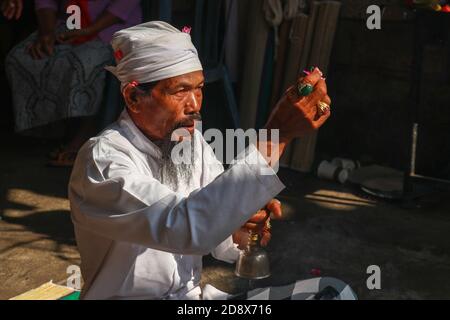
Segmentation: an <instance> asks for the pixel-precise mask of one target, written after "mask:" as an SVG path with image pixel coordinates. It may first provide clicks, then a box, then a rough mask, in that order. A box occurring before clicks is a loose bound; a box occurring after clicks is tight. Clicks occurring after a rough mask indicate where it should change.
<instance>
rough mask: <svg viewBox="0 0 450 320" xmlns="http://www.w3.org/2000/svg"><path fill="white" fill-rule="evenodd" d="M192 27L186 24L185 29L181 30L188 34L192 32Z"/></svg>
mask: <svg viewBox="0 0 450 320" xmlns="http://www.w3.org/2000/svg"><path fill="white" fill-rule="evenodd" d="M191 30H192V28H191V27H188V26H185V27H183V29H182V30H181V32H184V33H187V34H191Z"/></svg>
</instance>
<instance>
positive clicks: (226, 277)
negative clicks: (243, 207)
mask: <svg viewBox="0 0 450 320" xmlns="http://www.w3.org/2000/svg"><path fill="white" fill-rule="evenodd" d="M0 142H1V145H2V146H3V148H2V156H1V157H0V168H1V169H0V213H1V216H2V219H1V221H0V299H8V298H11V297H13V296H15V295H17V294H20V293H22V292H25V291H27V290H30V289H32V288H35V287H37V286H39V285H41V284H43V283H45V282H47V281H50V280H53V281H54V282H64V281H65V279H66V278H67V276H68V275H67V274H66V268H67V267H68V266H69V265H72V264H79V262H80V258H79V254H78V252H77V249H76V244H75V240H74V235H73V229H72V225H71V221H70V216H69V204H68V201H67V191H66V186H67V181H68V178H69V174H70V170H67V169H54V168H47V167H45V155H46V154H47V153H48V151H49V150H50V149H51V148H52V147H53V146H52V145H51V144H44V143H42V142H40V141H38V140H33V139H24V138H18V137H11V136H2V137H1V138H0ZM280 177H281V178H282V180H283V181H284V182H285V184H286V185H287V187H288V188H287V189H286V190H285V191H284V192H283V193H282V195H280V197H279V198H280V199H281V200H282V202H283V209H284V214H285V217H284V219H283V220H281V221H276V222H273V224H272V225H273V240H272V242H271V243H270V245H269V247H268V251H269V254H270V258H271V262H272V263H271V268H272V274H273V275H272V277H270V278H269V279H266V280H261V281H260V282H259V283H256V284H255V285H256V286H266V285H283V284H287V283H289V282H292V281H295V280H298V279H306V278H311V277H312V275H311V274H310V270H311V269H313V268H318V269H320V270H321V271H322V275H324V276H331V277H336V278H339V279H341V280H343V281H345V282H347V283H349V284H350V285H351V286H352V288H353V289H354V290H355V292H356V293H357V294H358V296H359V298H361V299H440V298H441V299H449V298H450V276H449V275H450V235H449V230H450V210H449V209H450V202H449V201H448V200H446V201H441V199H442V198H443V199H449V198H450V197H449V195H450V193H449V192H444V193H441V194H440V196H439V197H438V196H431V197H428V198H426V199H424V200H423V201H422V203H421V208H413V209H405V208H402V207H401V206H399V205H397V204H389V203H386V202H378V201H376V200H374V199H371V198H368V197H366V196H364V195H362V194H361V193H358V192H356V190H354V189H353V188H350V187H343V186H340V185H338V184H335V183H331V182H325V181H320V180H318V179H316V178H313V177H308V176H303V175H301V174H298V173H294V172H292V171H288V170H282V171H281V172H280ZM246 200H247V199H242V200H241V201H246ZM237 201H239V200H238V199H237ZM204 264H205V266H204V273H203V279H202V282H203V283H207V282H208V283H211V284H213V285H215V286H216V287H217V288H219V289H222V290H225V291H229V292H239V291H242V290H245V289H246V288H247V287H248V283H247V281H244V280H241V279H238V278H236V277H235V276H234V275H233V270H234V268H233V266H232V265H228V264H226V263H221V262H218V261H215V260H214V259H212V258H211V257H209V256H208V257H205V259H204ZM370 265H378V266H379V267H380V268H381V290H373V291H371V290H368V289H367V287H366V279H367V277H368V276H369V275H368V274H367V273H366V269H367V267H368V266H370Z"/></svg>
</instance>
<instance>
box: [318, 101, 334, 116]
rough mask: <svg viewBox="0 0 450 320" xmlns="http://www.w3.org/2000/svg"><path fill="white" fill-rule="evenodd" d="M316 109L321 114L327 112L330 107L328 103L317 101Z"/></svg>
mask: <svg viewBox="0 0 450 320" xmlns="http://www.w3.org/2000/svg"><path fill="white" fill-rule="evenodd" d="M317 109H318V110H317V111H318V112H319V114H320V115H323V114H325V113H327V112H328V111H329V110H330V109H331V107H330V105H329V104H327V103H325V102H323V101H319V103H317Z"/></svg>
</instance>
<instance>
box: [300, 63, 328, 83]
mask: <svg viewBox="0 0 450 320" xmlns="http://www.w3.org/2000/svg"><path fill="white" fill-rule="evenodd" d="M322 76H323V74H322V72H321V71H320V70H319V68H315V69H314V71H313V72H311V73H310V74H309V75H307V76H306V77H302V78H300V79H299V80H298V82H299V83H309V84H310V85H312V86H313V87H314V86H315V85H316V84H317V82H318V81H319V80H320V79H321V78H322Z"/></svg>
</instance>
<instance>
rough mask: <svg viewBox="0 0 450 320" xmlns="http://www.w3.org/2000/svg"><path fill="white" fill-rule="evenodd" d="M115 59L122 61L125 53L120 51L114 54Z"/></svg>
mask: <svg viewBox="0 0 450 320" xmlns="http://www.w3.org/2000/svg"><path fill="white" fill-rule="evenodd" d="M114 58H116V60H117V61H120V60H122V58H123V52H122V50H120V49H118V50H116V51H115V52H114Z"/></svg>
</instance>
